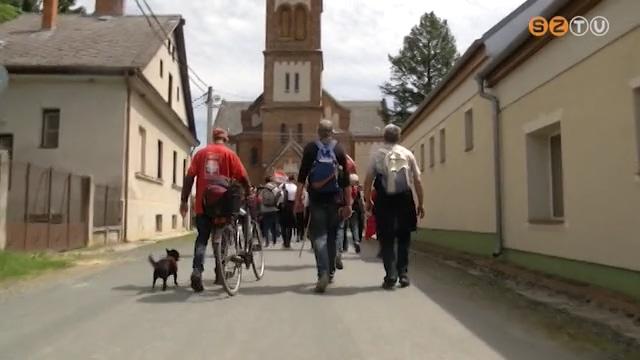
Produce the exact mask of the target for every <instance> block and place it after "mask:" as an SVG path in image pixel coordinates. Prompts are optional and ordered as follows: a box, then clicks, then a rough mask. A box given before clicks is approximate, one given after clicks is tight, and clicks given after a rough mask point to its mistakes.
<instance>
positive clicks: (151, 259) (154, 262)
mask: <svg viewBox="0 0 640 360" xmlns="http://www.w3.org/2000/svg"><path fill="white" fill-rule="evenodd" d="M149 263H150V264H151V266H153V267H156V265H157V264H158V263H157V262H156V261H155V260H153V256H152V255H151V254H149Z"/></svg>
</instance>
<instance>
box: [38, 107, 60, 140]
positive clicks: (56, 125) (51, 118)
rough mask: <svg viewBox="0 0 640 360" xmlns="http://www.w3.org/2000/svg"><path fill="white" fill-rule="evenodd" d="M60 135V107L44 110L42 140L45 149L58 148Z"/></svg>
mask: <svg viewBox="0 0 640 360" xmlns="http://www.w3.org/2000/svg"><path fill="white" fill-rule="evenodd" d="M59 137H60V109H44V110H43V111H42V141H41V144H40V145H41V147H42V148H44V149H57V148H58V141H59Z"/></svg>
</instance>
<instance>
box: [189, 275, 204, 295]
mask: <svg viewBox="0 0 640 360" xmlns="http://www.w3.org/2000/svg"><path fill="white" fill-rule="evenodd" d="M191 288H192V289H193V291H194V292H197V293H199V292H203V291H204V286H203V285H202V274H201V273H200V272H199V271H195V270H194V271H193V273H191Z"/></svg>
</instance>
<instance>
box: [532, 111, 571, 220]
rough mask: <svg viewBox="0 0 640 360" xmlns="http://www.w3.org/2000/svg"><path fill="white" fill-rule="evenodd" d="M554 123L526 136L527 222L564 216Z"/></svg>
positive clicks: (559, 151)
mask: <svg viewBox="0 0 640 360" xmlns="http://www.w3.org/2000/svg"><path fill="white" fill-rule="evenodd" d="M560 130H561V129H560V123H559V122H558V123H555V124H552V125H549V126H546V127H543V128H541V129H538V130H535V131H533V132H531V133H529V134H527V135H526V148H527V154H526V155H527V164H526V165H527V195H528V207H529V221H531V222H539V221H543V222H545V221H552V220H562V219H563V218H564V215H565V214H564V213H565V211H564V185H563V182H564V181H563V165H562V135H561V131H560Z"/></svg>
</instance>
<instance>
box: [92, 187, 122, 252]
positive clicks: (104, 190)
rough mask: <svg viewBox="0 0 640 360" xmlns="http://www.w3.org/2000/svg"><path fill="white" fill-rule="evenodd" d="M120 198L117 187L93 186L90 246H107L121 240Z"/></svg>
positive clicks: (119, 191)
mask: <svg viewBox="0 0 640 360" xmlns="http://www.w3.org/2000/svg"><path fill="white" fill-rule="evenodd" d="M121 196H122V194H121V188H120V187H119V186H108V185H95V186H94V193H93V230H92V231H93V232H92V241H91V245H107V244H110V243H115V242H120V241H121V240H122V200H121Z"/></svg>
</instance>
